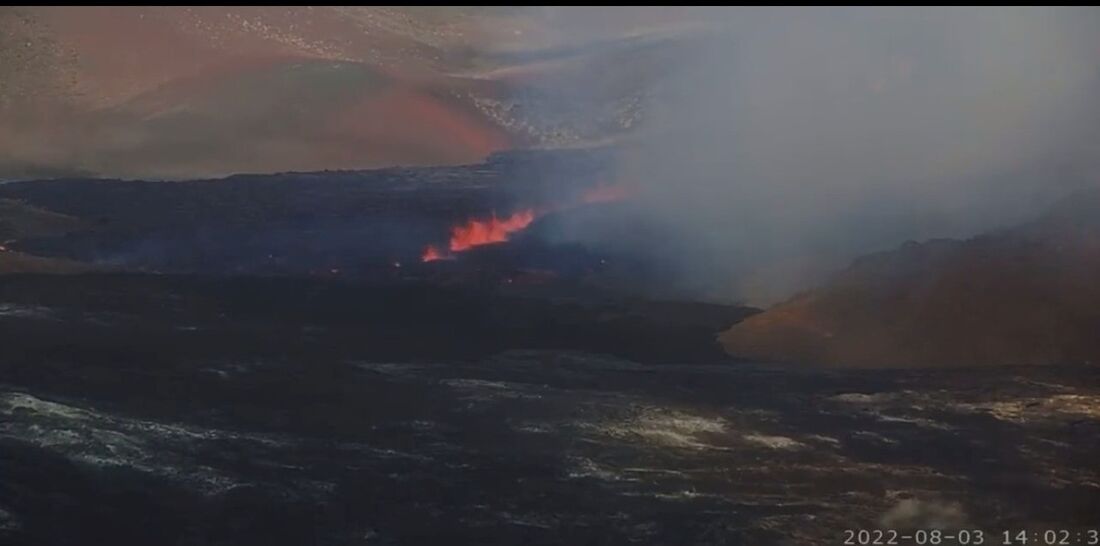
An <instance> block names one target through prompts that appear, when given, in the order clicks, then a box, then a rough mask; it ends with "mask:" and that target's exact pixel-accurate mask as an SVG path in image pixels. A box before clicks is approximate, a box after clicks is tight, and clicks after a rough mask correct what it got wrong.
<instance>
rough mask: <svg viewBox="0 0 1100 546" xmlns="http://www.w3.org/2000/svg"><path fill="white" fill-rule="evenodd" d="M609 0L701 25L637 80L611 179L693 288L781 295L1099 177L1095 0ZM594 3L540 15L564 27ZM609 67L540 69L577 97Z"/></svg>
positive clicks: (763, 297)
mask: <svg viewBox="0 0 1100 546" xmlns="http://www.w3.org/2000/svg"><path fill="white" fill-rule="evenodd" d="M614 9H616V10H623V11H620V12H618V15H619V19H620V20H625V21H634V22H636V24H637V25H638V28H639V29H641V28H642V27H643V26H644V25H643V23H644V22H646V21H647V20H652V19H653V18H658V19H659V18H664V19H668V18H672V19H678V20H681V21H683V22H685V23H694V24H695V26H690V25H688V26H685V28H689V27H690V28H692V29H693V31H692V32H690V33H688V32H685V33H682V34H680V35H678V36H677V37H676V40H679V41H680V45H681V46H682V47H679V48H677V52H678V57H677V58H676V60H675V62H673V63H669V65H668V66H667V67H666V68H665V73H664V74H663V78H661V79H658V80H655V83H654V84H653V85H651V86H649V87H648V88H647V89H645V90H644V94H645V97H646V99H645V110H644V111H645V114H644V117H643V125H642V128H641V131H640V132H639V133H638V135H639V136H638V137H637V138H633V139H631V140H630V142H627V143H625V144H624V145H623V146H622V147H621V152H619V157H618V177H619V179H620V180H619V181H620V182H623V183H627V184H633V185H635V186H637V187H639V188H640V189H641V190H642V191H640V192H639V194H638V197H637V199H636V205H635V206H636V207H637V210H636V212H637V213H639V214H640V215H641V216H642V217H643V218H645V219H646V221H648V222H651V223H653V224H654V225H658V226H660V227H661V228H662V229H664V230H667V233H670V234H673V235H672V237H673V238H674V240H675V241H677V243H676V244H665V245H657V247H655V248H653V249H652V250H651V251H652V252H655V253H657V254H658V255H660V257H662V258H664V259H667V260H668V261H669V262H670V263H675V264H678V265H677V268H678V270H677V273H678V278H679V280H680V281H681V282H682V283H684V284H685V286H691V287H692V288H693V289H696V290H697V291H698V292H699V295H702V296H705V297H710V298H718V299H726V298H737V299H745V300H748V301H750V302H754V303H762V304H763V303H770V302H774V301H776V300H777V299H781V298H784V297H787V296H789V295H791V294H792V292H794V291H796V290H799V289H803V288H805V287H807V286H808V285H809V284H810V283H811V282H813V281H814V280H818V279H821V278H822V275H824V274H826V273H828V272H829V271H832V270H835V269H838V268H840V267H843V266H844V265H845V264H846V263H847V262H848V261H850V260H851V259H852V258H853V257H855V256H857V255H859V254H863V253H866V252H870V251H876V250H884V249H889V248H892V247H894V246H896V245H897V244H899V243H901V242H904V241H905V240H909V239H918V240H920V239H926V238H932V237H947V236H950V237H966V236H971V235H974V234H976V233H980V232H982V231H986V230H989V229H994V228H996V227H999V226H1003V225H1007V224H1010V223H1015V222H1019V221H1022V220H1025V219H1027V218H1028V217H1030V216H1031V215H1034V214H1036V213H1037V212H1039V211H1040V210H1041V209H1042V208H1043V207H1045V206H1047V205H1048V204H1049V203H1050V202H1052V201H1053V200H1055V199H1057V198H1058V197H1060V196H1062V195H1064V194H1065V193H1067V192H1069V191H1071V190H1073V189H1077V188H1080V187H1082V186H1088V185H1096V184H1097V183H1098V182H1100V168H1098V162H1100V144H1098V143H1100V93H1098V92H1097V91H1098V90H1100V85H1098V83H1100V10H1095V9H1090V8H1081V9H1072V8H1003V9H992V8H821V9H812V8H799V9H784V8H726V9H723V8H707V9H688V8H685V9H681V10H671V11H669V10H668V9H664V10H661V11H659V12H652V11H651V12H649V13H648V14H647V15H648V17H649V18H648V19H647V16H644V15H640V13H641V12H631V11H630V10H628V9H627V8H614ZM641 9H644V8H641ZM595 13H597V12H595V11H593V10H591V9H589V10H585V9H581V8H576V9H573V8H557V9H553V10H544V11H542V12H540V16H542V17H544V18H545V20H547V21H549V22H552V23H553V24H555V25H558V26H559V27H560V28H562V29H563V32H564V33H566V34H567V35H568V34H569V33H576V32H577V31H576V30H575V29H578V28H585V25H586V23H585V21H592V20H599V19H598V18H594V17H593V15H594V14H595ZM599 13H600V14H602V15H603V16H604V17H611V18H615V17H614V15H609V12H599ZM589 26H590V25H589ZM700 29H701V30H700ZM641 32H642V31H641V30H639V31H638V33H641ZM571 38H575V37H572V36H571ZM594 47H595V46H594ZM613 76H614V75H611V76H609V75H608V74H596V73H589V74H583V75H582V76H579V77H578V76H572V77H570V78H568V79H565V78H561V79H557V80H553V79H551V80H547V82H550V83H552V84H553V85H557V86H566V87H572V89H570V92H571V94H572V95H576V94H577V93H578V92H579V91H578V90H582V89H586V88H592V87H596V86H597V84H599V83H600V82H606V78H608V77H613ZM601 78H604V79H603V80H601ZM611 227H612V226H609V229H610V228H611ZM570 235H572V236H576V237H578V238H582V239H583V238H585V237H593V236H594V235H592V234H586V233H581V232H577V233H572V234H570ZM662 254H663V255H662Z"/></svg>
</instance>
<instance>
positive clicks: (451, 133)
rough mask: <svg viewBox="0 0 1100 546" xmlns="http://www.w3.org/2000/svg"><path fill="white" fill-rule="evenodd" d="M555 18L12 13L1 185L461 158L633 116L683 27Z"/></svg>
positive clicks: (587, 136) (645, 19)
mask: <svg viewBox="0 0 1100 546" xmlns="http://www.w3.org/2000/svg"><path fill="white" fill-rule="evenodd" d="M545 13H551V12H548V11H546V10H539V9H516V8H491V7H487V8H459V7H434V8H419V7H409V8H401V7H388V8H387V7H370V8H360V7H344V6H336V7H283V6H276V7H270V6H269V7H251V6H245V7H207V6H196V7H141V6H122V7H49V6H46V7H4V8H0V147H3V149H4V154H3V155H4V157H3V158H0V180H3V179H33V178H46V177H55V176H59V177H63V176H88V175H93V176H113V177H126V178H171V179H189V178H199V177H204V176H222V175H226V174H232V173H240V172H282V171H290V170H296V171H307V170H321V169H358V168H373V167H381V166H392V165H440V164H460V163H471V162H476V161H478V160H481V159H483V158H484V157H485V156H486V155H488V154H491V153H492V152H495V151H498V150H504V149H512V148H516V147H530V146H553V147H560V146H577V145H584V144H585V143H588V142H595V141H601V140H606V139H608V138H614V137H615V136H616V135H619V134H623V133H625V132H626V131H627V130H628V129H629V128H631V127H635V126H636V125H637V121H638V116H640V111H639V101H640V100H641V98H642V97H643V96H644V95H645V93H646V90H647V89H648V87H649V84H650V83H651V82H652V80H653V79H654V78H657V77H658V75H660V74H663V73H664V72H666V70H664V67H665V66H667V64H668V63H671V62H674V59H673V58H670V57H669V56H668V55H667V54H666V53H668V52H669V51H671V49H670V47H668V46H670V45H672V44H674V43H675V42H676V39H674V38H673V36H678V34H676V32H678V29H679V28H680V27H682V26H683V25H681V24H680V23H682V21H681V22H677V21H663V20H661V18H660V17H655V16H649V15H648V14H647V12H646V10H637V11H635V12H632V14H633V15H632V16H627V17H624V16H623V15H622V14H617V15H616V16H615V17H610V16H609V13H610V12H609V11H606V10H599V9H593V10H589V12H586V13H585V16H584V17H579V18H580V19H584V20H585V24H584V25H577V24H569V25H566V24H562V23H558V22H555V20H554V19H553V17H549V16H543V15H545ZM575 18H578V17H575ZM666 19H667V17H666ZM610 67H614V70H608V68H610Z"/></svg>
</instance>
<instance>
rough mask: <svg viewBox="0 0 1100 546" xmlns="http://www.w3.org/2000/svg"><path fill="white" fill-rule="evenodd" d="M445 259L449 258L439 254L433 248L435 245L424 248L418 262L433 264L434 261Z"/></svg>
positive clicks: (437, 250) (436, 249)
mask: <svg viewBox="0 0 1100 546" xmlns="http://www.w3.org/2000/svg"><path fill="white" fill-rule="evenodd" d="M447 258H449V256H446V255H444V254H443V253H442V252H440V251H439V249H438V248H436V247H435V245H428V246H427V247H426V248H424V254H422V255H421V256H420V261H422V262H434V261H436V260H444V259H447Z"/></svg>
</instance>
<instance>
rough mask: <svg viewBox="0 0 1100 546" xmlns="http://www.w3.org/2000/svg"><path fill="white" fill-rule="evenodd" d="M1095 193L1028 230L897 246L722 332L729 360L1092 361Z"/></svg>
mask: <svg viewBox="0 0 1100 546" xmlns="http://www.w3.org/2000/svg"><path fill="white" fill-rule="evenodd" d="M1097 279H1100V192H1092V193H1087V194H1082V195H1079V196H1076V197H1074V198H1073V199H1071V200H1069V201H1067V202H1065V203H1063V204H1062V205H1060V206H1058V207H1056V208H1055V209H1054V210H1052V211H1051V212H1050V213H1049V214H1048V215H1046V216H1045V217H1043V218H1042V219H1040V220H1039V221H1036V222H1034V223H1032V224H1028V225H1025V226H1021V227H1019V228H1016V229H1012V230H1007V231H1004V232H1000V233H994V234H990V235H985V236H981V237H977V238H974V239H970V240H967V241H954V240H940V241H930V242H926V243H921V244H918V243H907V244H905V245H904V246H902V247H901V248H900V249H898V250H895V251H893V252H887V253H882V254H876V255H872V256H868V257H865V258H863V259H860V260H858V261H857V262H856V263H855V264H853V265H852V266H851V267H850V268H849V269H848V270H846V271H844V272H843V273H841V274H840V275H839V276H838V277H837V278H836V279H835V280H833V281H832V282H830V283H829V284H827V285H825V286H823V287H822V288H819V289H816V290H813V291H810V292H808V293H806V294H803V295H800V296H797V297H795V298H794V299H792V300H790V301H788V302H786V303H783V304H780V305H777V306H776V307H774V308H772V309H771V310H768V311H766V312H764V313H762V314H760V315H757V316H754V317H751V318H749V319H747V320H745V321H744V322H742V323H740V324H738V325H736V326H734V327H733V328H731V329H730V330H728V331H726V332H725V333H723V334H722V335H721V337H720V341H721V342H722V343H723V345H724V346H725V347H726V350H727V352H729V353H732V354H735V355H737V356H740V357H746V358H753V359H763V360H772V361H781V362H797V363H806V364H815V365H824V366H832V367H948V366H990V365H1049V364H1089V363H1091V364H1095V363H1097V362H1100V335H1097V332H1100V282H1098V281H1097Z"/></svg>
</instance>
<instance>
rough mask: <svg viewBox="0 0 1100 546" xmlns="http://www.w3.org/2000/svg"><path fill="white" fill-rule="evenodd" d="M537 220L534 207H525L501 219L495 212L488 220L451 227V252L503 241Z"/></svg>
mask: <svg viewBox="0 0 1100 546" xmlns="http://www.w3.org/2000/svg"><path fill="white" fill-rule="evenodd" d="M534 221H535V211H534V209H525V210H521V211H519V212H516V213H514V214H512V215H511V216H509V217H507V218H504V219H501V218H497V216H496V215H495V214H494V215H493V216H492V217H491V218H489V219H488V220H470V221H468V222H466V223H465V224H463V225H458V226H454V227H452V228H451V246H450V249H451V252H462V251H463V250H468V249H470V248H473V247H475V246H481V245H488V244H492V243H501V242H504V241H507V240H508V236H509V235H510V234H512V233H515V232H517V231H520V230H522V229H524V228H526V227H527V226H529V225H531V222H534Z"/></svg>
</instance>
